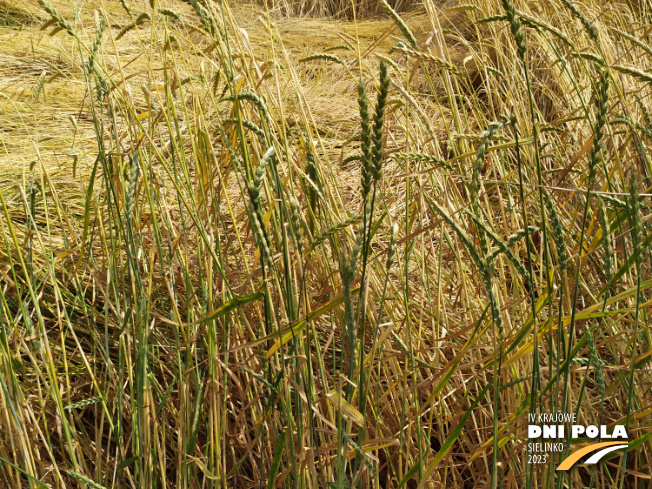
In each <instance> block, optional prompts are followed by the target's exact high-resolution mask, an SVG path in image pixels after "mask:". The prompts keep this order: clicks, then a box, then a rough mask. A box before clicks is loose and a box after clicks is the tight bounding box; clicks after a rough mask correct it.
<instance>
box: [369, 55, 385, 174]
mask: <svg viewBox="0 0 652 489" xmlns="http://www.w3.org/2000/svg"><path fill="white" fill-rule="evenodd" d="M379 83H380V88H379V89H378V100H377V102H376V112H375V114H374V126H373V136H372V142H373V168H372V172H373V177H374V180H375V181H376V182H377V181H378V180H380V177H381V174H382V168H383V124H384V120H385V105H386V104H387V95H388V93H389V75H388V74H387V65H386V64H385V62H384V61H381V63H380V80H379Z"/></svg>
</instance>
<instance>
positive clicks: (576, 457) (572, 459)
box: [557, 441, 624, 470]
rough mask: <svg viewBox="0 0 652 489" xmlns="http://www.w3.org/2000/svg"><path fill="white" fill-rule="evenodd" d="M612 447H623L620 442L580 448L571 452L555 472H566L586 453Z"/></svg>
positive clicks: (608, 442)
mask: <svg viewBox="0 0 652 489" xmlns="http://www.w3.org/2000/svg"><path fill="white" fill-rule="evenodd" d="M612 445H624V443H623V442H622V441H606V442H604V443H594V444H593V445H589V446H588V447H584V448H580V449H579V450H577V451H575V452H573V453H572V454H571V455H570V456H569V457H568V458H567V459H566V460H564V461H563V462H562V463H560V464H559V466H558V467H557V470H568V469H570V468H571V467H572V466H573V465H575V462H577V461H578V460H579V459H581V458H582V457H583V456H584V455H586V454H587V453H591V452H595V451H596V450H599V449H600V448H604V447H610V446H612Z"/></svg>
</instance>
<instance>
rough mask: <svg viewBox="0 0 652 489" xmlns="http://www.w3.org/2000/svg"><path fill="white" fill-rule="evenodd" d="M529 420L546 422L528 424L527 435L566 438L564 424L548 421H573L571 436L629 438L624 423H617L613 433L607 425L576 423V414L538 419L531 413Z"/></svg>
mask: <svg viewBox="0 0 652 489" xmlns="http://www.w3.org/2000/svg"><path fill="white" fill-rule="evenodd" d="M528 417H529V422H530V423H532V422H536V421H538V422H539V423H544V424H528V427H527V437H528V438H539V437H540V436H542V437H543V438H547V439H556V438H564V437H565V436H566V427H565V425H563V424H548V423H551V422H552V423H564V422H566V423H572V424H571V425H570V430H571V438H579V437H581V436H585V437H587V438H597V437H598V435H599V436H600V438H603V439H612V438H627V430H626V429H625V427H624V426H623V425H616V426H614V429H613V431H612V432H611V433H609V431H608V430H607V426H606V425H600V426H595V425H589V426H585V425H581V424H575V423H576V422H577V420H576V416H575V414H557V415H550V414H548V415H539V416H538V419H537V417H535V416H534V415H531V414H530V415H529V416H528Z"/></svg>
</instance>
